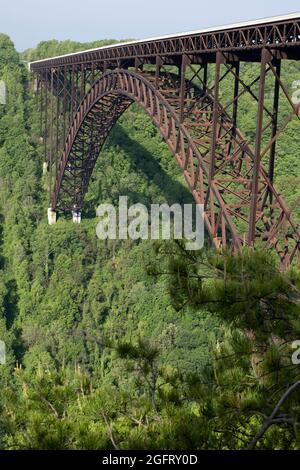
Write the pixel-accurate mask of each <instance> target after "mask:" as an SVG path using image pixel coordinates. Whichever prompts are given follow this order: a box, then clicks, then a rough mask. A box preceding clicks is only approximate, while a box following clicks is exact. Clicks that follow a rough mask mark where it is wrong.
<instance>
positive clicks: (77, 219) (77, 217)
mask: <svg viewBox="0 0 300 470" xmlns="http://www.w3.org/2000/svg"><path fill="white" fill-rule="evenodd" d="M72 216H73V222H74V224H80V222H81V212H79V211H72Z"/></svg>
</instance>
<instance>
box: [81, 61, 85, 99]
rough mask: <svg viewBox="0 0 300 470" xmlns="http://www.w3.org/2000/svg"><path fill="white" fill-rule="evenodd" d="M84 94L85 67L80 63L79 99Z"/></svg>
mask: <svg viewBox="0 0 300 470" xmlns="http://www.w3.org/2000/svg"><path fill="white" fill-rule="evenodd" d="M84 95H85V69H84V65H83V64H81V71H80V100H82V99H83V97H84Z"/></svg>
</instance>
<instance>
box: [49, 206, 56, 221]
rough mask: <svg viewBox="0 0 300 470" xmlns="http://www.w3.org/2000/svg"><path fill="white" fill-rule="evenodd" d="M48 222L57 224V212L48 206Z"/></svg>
mask: <svg viewBox="0 0 300 470" xmlns="http://www.w3.org/2000/svg"><path fill="white" fill-rule="evenodd" d="M48 224H49V225H54V224H56V212H55V211H54V210H53V209H52V207H48Z"/></svg>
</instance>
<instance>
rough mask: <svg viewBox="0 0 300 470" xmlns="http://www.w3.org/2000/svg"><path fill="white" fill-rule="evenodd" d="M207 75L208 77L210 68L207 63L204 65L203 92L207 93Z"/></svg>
mask: <svg viewBox="0 0 300 470" xmlns="http://www.w3.org/2000/svg"><path fill="white" fill-rule="evenodd" d="M207 75H208V66H207V62H205V63H204V64H203V91H204V93H206V92H207Z"/></svg>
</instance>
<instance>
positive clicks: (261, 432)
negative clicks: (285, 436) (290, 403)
mask: <svg viewBox="0 0 300 470" xmlns="http://www.w3.org/2000/svg"><path fill="white" fill-rule="evenodd" d="M299 386H300V380H298V381H297V382H295V383H294V384H293V385H291V386H290V387H289V388H288V389H287V391H286V392H285V393H284V394H283V396H282V397H281V398H280V400H279V401H278V403H277V405H276V406H275V408H274V410H273V411H272V413H271V414H270V416H269V417H268V418H267V419H266V421H265V422H264V423H263V425H262V426H261V428H260V429H259V430H258V431H257V433H256V434H255V436H254V438H253V439H252V441H251V442H250V444H249V445H248V447H247V450H253V449H255V447H256V444H257V443H258V441H259V439H261V438H262V437H263V436H264V434H265V433H266V431H267V430H268V429H269V427H270V426H272V425H273V424H276V423H279V422H291V419H290V418H286V417H281V418H280V417H279V418H278V417H277V418H276V415H277V413H278V412H279V410H280V408H281V407H282V405H283V404H284V403H285V402H286V400H287V399H288V398H289V396H290V395H291V394H292V393H293V392H294V390H295V389H296V388H297V387H299Z"/></svg>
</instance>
